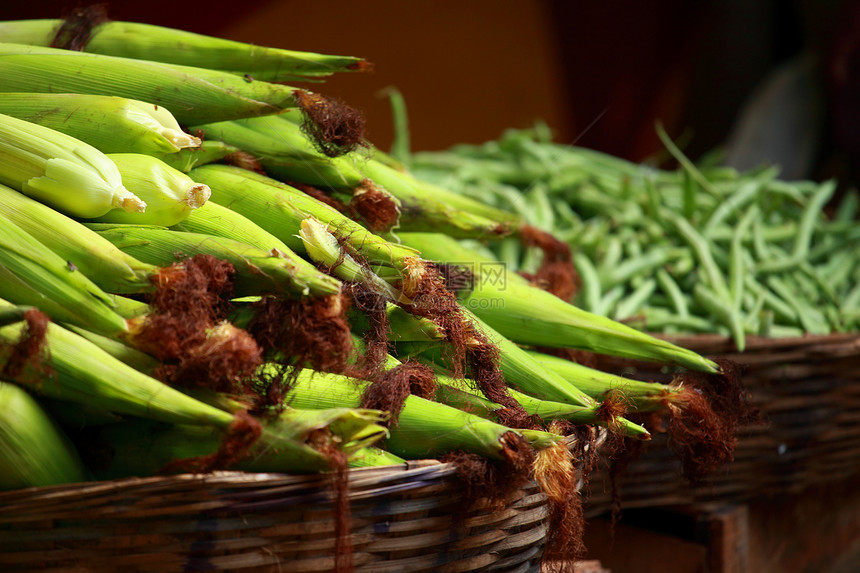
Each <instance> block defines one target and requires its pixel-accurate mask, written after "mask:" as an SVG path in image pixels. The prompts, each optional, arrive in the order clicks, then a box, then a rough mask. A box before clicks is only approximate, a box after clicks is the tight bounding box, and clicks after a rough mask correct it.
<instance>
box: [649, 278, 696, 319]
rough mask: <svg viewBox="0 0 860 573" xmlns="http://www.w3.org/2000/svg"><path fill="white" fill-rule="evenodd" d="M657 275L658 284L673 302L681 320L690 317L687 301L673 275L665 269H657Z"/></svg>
mask: <svg viewBox="0 0 860 573" xmlns="http://www.w3.org/2000/svg"><path fill="white" fill-rule="evenodd" d="M656 275H657V283H658V284H659V285H660V288H661V289H662V290H663V292H664V293H666V295H667V296H668V297H669V300H670V301H671V302H672V307H673V308H674V309H675V313H677V315H678V316H679V317H681V318H686V317H688V316H690V309H689V307H688V306H687V299H686V298H685V297H684V293H682V292H681V289H680V288H679V287H678V283H676V282H675V279H673V278H672V275H670V274H669V273H668V272H666V270H665V269H657V273H656Z"/></svg>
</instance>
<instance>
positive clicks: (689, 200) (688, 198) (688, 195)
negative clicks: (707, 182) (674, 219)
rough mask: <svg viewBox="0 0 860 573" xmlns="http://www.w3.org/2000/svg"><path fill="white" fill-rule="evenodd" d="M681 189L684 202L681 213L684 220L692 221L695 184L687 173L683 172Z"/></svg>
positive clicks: (694, 211)
mask: <svg viewBox="0 0 860 573" xmlns="http://www.w3.org/2000/svg"><path fill="white" fill-rule="evenodd" d="M681 188H682V190H683V196H684V202H683V208H682V213H683V214H684V218H685V219H687V220H688V221H692V220H693V217H694V216H695V214H696V212H697V211H696V182H695V181H693V178H692V177H691V176H690V173H689V172H688V171H684V177H683V179H682V181H681Z"/></svg>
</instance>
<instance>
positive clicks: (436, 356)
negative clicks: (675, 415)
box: [398, 309, 650, 440]
mask: <svg viewBox="0 0 860 573" xmlns="http://www.w3.org/2000/svg"><path fill="white" fill-rule="evenodd" d="M463 313H464V314H465V315H466V316H467V317H468V320H469V321H470V322H471V323H472V324H473V326H474V327H475V329H476V330H477V331H478V332H481V333H482V334H483V335H484V336H485V337H486V338H487V340H488V341H489V342H490V343H491V344H493V345H494V346H495V347H496V348H498V350H499V367H500V368H501V371H502V374H503V376H504V378H505V381H506V382H507V383H508V385H509V386H512V387H513V388H515V389H517V390H519V391H520V392H522V393H524V394H528V395H529V396H532V397H533V398H537V399H539V400H542V401H549V402H560V403H562V404H567V405H569V406H573V407H574V408H575V409H574V411H573V412H569V413H570V415H575V416H576V420H577V421H578V422H579V423H590V424H600V425H606V426H608V427H611V428H613V429H615V430H617V431H619V432H621V433H623V434H625V435H627V436H630V437H633V438H637V439H641V440H647V439H650V433H649V432H648V431H647V430H646V429H645V428H643V427H642V426H640V425H638V424H634V423H633V422H631V421H630V420H627V419H626V418H622V417H616V418H614V419H609V420H607V419H604V418H603V416H602V414H601V410H600V404H599V403H598V402H597V401H596V400H594V399H593V398H591V397H590V396H588V395H587V394H586V393H584V392H583V391H582V390H580V389H579V388H577V387H576V386H575V385H574V384H573V383H572V382H571V381H569V380H566V379H564V378H562V377H561V376H559V375H557V374H556V373H555V372H553V371H551V370H549V369H547V368H544V367H542V366H541V365H540V363H538V362H537V361H536V360H535V359H534V358H533V357H531V356H530V355H529V354H528V353H527V352H526V351H525V350H523V349H522V348H520V347H519V346H517V345H516V344H514V343H513V342H511V341H510V340H508V339H506V338H505V337H504V336H502V335H501V334H499V333H498V332H496V331H495V330H494V329H493V328H491V327H490V326H489V325H487V324H486V323H484V322H482V321H481V320H480V319H479V318H478V317H476V316H475V315H473V314H471V313H470V312H469V311H468V310H465V309H464V310H463ZM398 352H406V353H407V354H412V353H416V352H417V353H419V354H420V355H421V356H422V358H423V359H424V360H429V361H430V362H431V363H444V355H443V349H442V346H441V345H440V344H438V343H403V344H399V345H398ZM515 399H516V398H515ZM569 410H570V409H568V411H569Z"/></svg>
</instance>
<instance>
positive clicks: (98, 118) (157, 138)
mask: <svg viewBox="0 0 860 573" xmlns="http://www.w3.org/2000/svg"><path fill="white" fill-rule="evenodd" d="M0 113H3V114H6V115H10V116H12V117H17V118H18V119H23V120H25V121H29V122H32V123H37V124H39V125H41V126H44V127H48V128H51V129H54V130H56V131H59V132H62V133H65V134H66V135H69V136H71V137H74V138H76V139H79V140H81V141H83V142H85V143H87V144H89V145H92V146H93V147H95V148H96V149H98V150H99V151H101V152H102V153H144V154H147V155H158V154H162V153H163V154H172V153H175V152H177V151H179V150H180V149H184V148H189V147H190V148H197V147H199V146H200V139H199V138H197V137H195V136H193V135H190V134H188V133H185V132H184V131H182V128H181V127H179V124H178V123H177V121H176V118H174V117H173V114H171V113H170V112H169V111H168V110H167V108H164V107H160V106H157V105H154V104H151V103H146V102H142V101H138V100H133V99H128V98H121V97H115V96H103V95H90V94H54V93H50V94H45V93H15V92H10V93H0Z"/></svg>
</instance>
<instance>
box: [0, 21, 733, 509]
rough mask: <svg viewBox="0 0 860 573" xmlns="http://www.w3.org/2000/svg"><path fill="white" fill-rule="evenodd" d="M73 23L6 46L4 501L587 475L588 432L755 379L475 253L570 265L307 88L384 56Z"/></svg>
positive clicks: (0, 88)
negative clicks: (146, 489) (245, 474)
mask: <svg viewBox="0 0 860 573" xmlns="http://www.w3.org/2000/svg"><path fill="white" fill-rule="evenodd" d="M69 22H70V21H66V22H65V23H63V22H60V21H20V22H6V23H2V24H0V54H2V57H0V184H2V185H0V273H2V276H0V379H2V383H0V458H2V459H0V463H2V465H3V467H5V468H15V470H16V471H14V472H9V471H4V472H3V474H2V476H0V486H2V487H4V488H7V489H12V488H22V487H28V486H41V485H48V484H59V483H69V482H76V481H82V480H89V479H111V478H115V477H120V476H130V475H135V476H143V475H152V474H157V473H170V472H181V471H210V470H214V469H242V470H247V471H279V472H288V473H302V472H317V471H326V470H330V469H333V468H343V467H346V466H349V467H357V466H368V465H386V464H398V463H402V461H403V460H408V459H422V458H431V457H435V458H439V459H442V460H461V459H463V456H466V457H470V459H474V458H478V459H481V460H484V461H485V462H486V464H488V466H487V467H490V468H501V471H503V472H508V473H507V474H505V475H509V476H513V475H514V474H521V475H522V476H525V477H526V478H529V477H533V476H534V477H541V476H540V475H537V474H542V475H543V474H547V475H550V474H554V475H557V474H559V473H561V474H565V475H568V476H570V475H573V471H574V464H575V463H579V462H581V461H582V460H579V459H576V458H577V456H575V455H574V454H573V453H571V452H570V451H569V449H568V447H567V446H568V444H569V440H567V436H569V435H571V434H574V433H576V435H578V436H580V438H581V439H580V442H582V441H583V440H582V436H589V435H590V436H591V437H592V438H593V436H594V428H596V427H598V426H602V427H604V428H606V429H607V430H608V431H609V432H610V433H612V434H614V435H617V436H619V437H629V438H634V439H648V438H649V436H650V433H649V432H650V431H651V430H653V428H652V429H649V428H647V427H645V426H643V425H641V424H639V423H635V422H634V421H632V420H631V419H630V415H631V414H632V413H635V412H637V411H653V410H658V409H668V410H670V411H671V412H673V414H675V415H678V416H679V417H681V418H683V416H684V413H685V412H688V411H689V412H690V414H691V415H690V416H688V421H689V420H693V423H695V424H700V423H702V420H706V419H707V418H703V417H702V415H701V412H702V408H705V409H706V410H707V408H708V405H707V404H706V403H705V404H702V401H703V398H702V397H703V396H707V392H702V391H698V390H696V391H694V390H691V387H690V386H688V385H686V384H685V380H688V379H689V380H692V379H693V378H695V379H697V380H699V382H700V383H703V382H702V381H705V382H704V384H705V385H706V381H707V380H709V379H710V378H720V379H722V378H724V377H727V376H728V375H730V374H731V373H730V372H728V371H727V370H726V369H728V365H723V364H720V365H717V364H715V363H714V362H712V361H710V360H708V359H706V358H703V357H702V356H699V355H697V354H696V353H694V352H691V351H689V350H686V349H684V348H680V347H678V346H675V345H673V344H670V343H668V342H665V341H663V340H660V339H657V338H654V337H652V336H649V335H647V334H644V333H642V332H640V331H638V330H636V329H634V328H631V327H629V326H626V325H624V324H621V323H619V322H616V321H613V320H610V319H608V318H605V317H601V316H598V315H596V314H593V313H590V312H587V311H585V310H582V309H580V308H579V307H577V306H574V305H572V304H570V303H569V302H567V301H565V300H563V299H562V298H560V297H559V296H556V295H554V294H551V293H550V292H547V291H546V290H543V289H541V288H540V286H541V285H542V284H543V283H541V281H540V280H538V279H535V278H532V279H529V278H525V277H523V276H520V275H518V274H515V273H513V272H508V269H506V268H505V267H504V265H502V264H501V263H500V261H499V260H498V259H494V258H491V257H488V256H487V255H486V254H485V253H484V252H481V251H479V250H476V249H474V248H470V247H469V246H467V245H468V243H466V242H463V241H461V240H462V239H470V240H472V241H475V240H478V241H484V242H495V241H498V240H501V239H502V238H507V239H513V240H518V241H520V242H522V243H523V244H527V245H539V246H542V247H543V250H544V253H545V259H546V261H545V262H546V263H547V268H548V269H553V268H554V269H555V270H556V271H558V272H563V271H564V269H566V268H568V267H569V266H570V253H569V252H566V251H565V250H564V249H559V248H558V247H559V243H558V242H557V241H555V242H554V240H553V239H552V237H550V236H549V235H547V234H546V233H542V232H540V231H538V230H537V229H535V228H534V227H532V226H530V225H528V224H527V222H526V221H525V220H524V219H523V218H522V217H521V216H520V215H518V214H516V213H515V212H512V211H505V210H501V209H498V208H495V207H493V206H491V205H488V204H486V203H482V202H479V201H476V200H473V199H469V198H467V197H466V196H464V195H459V194H456V193H453V192H451V191H449V190H447V189H444V188H441V187H438V186H434V185H432V184H429V183H427V182H425V181H422V180H419V179H417V178H415V177H413V176H412V175H411V174H410V173H409V171H408V170H407V169H405V168H404V167H403V166H402V165H401V164H399V163H398V162H397V161H395V160H394V159H392V158H391V157H390V156H388V155H386V154H385V153H383V152H381V151H379V150H378V149H375V148H374V147H373V146H372V145H371V144H369V143H368V142H366V141H364V140H363V139H362V138H361V137H360V136H359V137H358V138H356V137H352V140H350V137H349V136H350V134H353V133H354V132H355V131H356V130H357V129H358V128H359V127H360V126H358V127H357V119H356V117H355V116H354V114H353V113H351V112H350V110H349V109H348V108H343V107H342V106H341V107H338V106H336V105H333V104H331V103H330V102H327V101H326V100H325V99H324V98H322V97H321V96H318V95H317V94H315V93H313V92H311V91H307V90H303V89H298V88H293V87H289V86H287V85H285V84H284V83H282V82H285V81H290V82H298V81H308V80H317V81H319V80H321V79H322V78H324V77H325V76H327V75H329V74H331V73H334V72H346V71H353V70H360V69H363V68H364V67H365V64H364V62H363V61H362V60H360V59H358V58H350V57H335V56H325V55H319V54H311V53H300V52H290V51H286V50H279V49H267V48H260V47H254V46H249V45H244V44H240V43H236V42H228V41H225V40H220V39H216V38H209V37H204V36H198V35H193V34H188V33H185V32H180V31H177V30H171V29H165V28H158V27H153V26H144V25H140V24H133V23H123V22H107V23H95V24H96V25H91V26H89V27H87V30H86V32H87V36H88V38H89V39H88V41H86V42H83V45H82V46H81V45H79V44H80V42H77V43H76V41H75V39H76V38H77V36H76V30H75V28H74V26H73V25H71V24H70V23H69ZM91 24H92V23H91ZM78 25H80V22H78ZM85 27H86V26H85ZM70 38H71V39H70ZM49 45H55V46H56V45H61V46H63V47H73V48H74V47H78V48H82V51H81V50H70V49H60V48H56V47H47V46H49ZM139 58H140V59H139ZM142 58H147V59H142ZM559 269H561V271H559ZM567 296H569V293H567ZM540 349H543V351H541V350H540ZM549 349H575V350H580V351H588V352H595V353H603V354H609V355H614V356H622V357H631V358H636V359H641V360H648V361H654V362H658V363H662V364H665V365H666V366H667V367H670V368H675V369H676V370H677V371H678V373H679V375H678V380H677V382H676V383H675V384H672V385H658V384H647V383H641V382H636V381H633V380H627V379H624V378H621V377H618V376H612V375H609V374H606V373H604V372H601V371H598V370H594V369H591V368H588V367H586V366H583V365H581V364H577V363H575V362H572V361H569V360H563V359H560V358H557V357H556V356H552V355H551V354H553V353H557V352H553V351H551V350H549ZM693 373H695V374H697V376H695V377H693V376H689V375H692V374H693ZM699 390H701V388H700V389H699ZM712 414H713V413H712ZM717 414H719V413H717ZM702 433H703V432H699V434H698V435H701V434H702ZM712 438H713V439H715V440H717V441H718V442H719V443H718V447H717V449H718V450H720V451H721V452H723V454H722V456H723V457H722V458H721V459H720V460H717V462H720V461H725V460H726V459H728V458H730V456H731V451H730V448H729V447H726V444H725V443H723V442H720V440H724V439H725V440H730V438H731V436H727V435H726V434H721V433H719V432H718V431H717V429H715V430H714V434H713V436H712ZM587 440H588V439H587V438H586V439H585V441H587ZM688 445H689V447H690V448H692V449H695V447H696V446H698V445H699V444H697V443H690V444H688ZM105 452H110V455H105ZM581 453H582V452H580V454H581ZM547 460H551V463H552V464H554V467H553V468H552V469H547ZM712 461H713V460H712ZM488 471H489V470H488ZM511 481H512V483H515V481H514V480H511ZM545 481H546V480H543V481H541V480H539V483H545ZM562 481H563V482H564V480H562ZM556 482H557V483H558V480H556ZM575 482H576V480H573V479H570V480H568V481H567V482H565V483H567V484H568V487H574V484H575ZM495 483H498V480H497V481H496V482H495ZM484 493H486V492H484ZM561 497H563V498H569V497H570V495H569V492H568V493H564V494H563V495H562V496H561Z"/></svg>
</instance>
